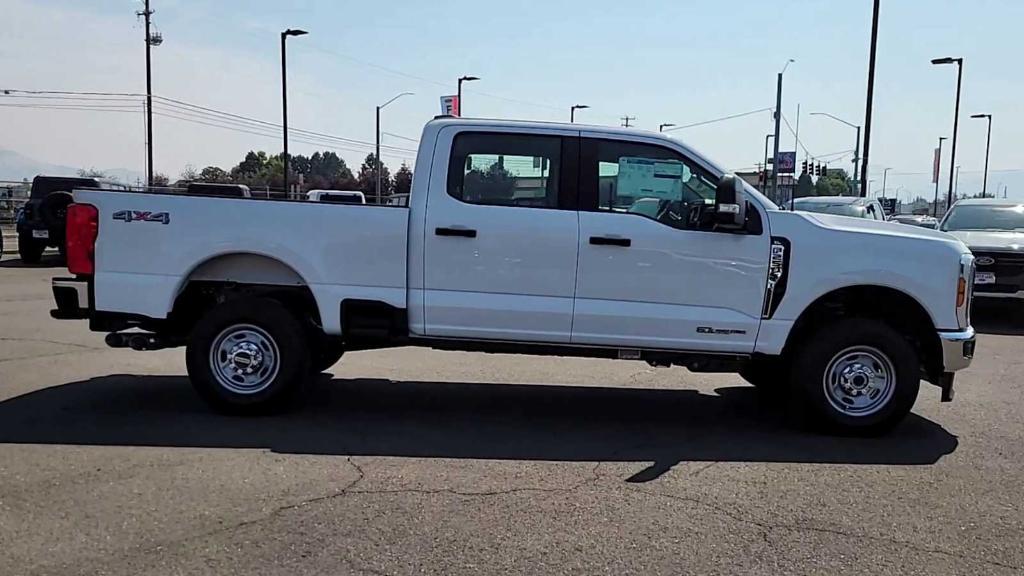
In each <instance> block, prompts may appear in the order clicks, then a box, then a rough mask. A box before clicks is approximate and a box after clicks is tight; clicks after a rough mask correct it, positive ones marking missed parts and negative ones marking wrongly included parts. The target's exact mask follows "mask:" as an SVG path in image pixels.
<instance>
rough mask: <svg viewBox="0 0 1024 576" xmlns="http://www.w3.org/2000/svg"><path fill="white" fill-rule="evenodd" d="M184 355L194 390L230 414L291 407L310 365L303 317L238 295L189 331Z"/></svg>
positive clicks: (270, 302) (273, 302)
mask: <svg viewBox="0 0 1024 576" xmlns="http://www.w3.org/2000/svg"><path fill="white" fill-rule="evenodd" d="M185 358H186V364H187V367H188V374H189V378H190V379H191V381H192V385H193V386H194V387H195V389H196V391H197V392H198V393H199V395H200V396H202V398H203V399H204V400H206V402H207V403H209V404H210V406H212V407H213V408H214V409H215V410H217V411H220V412H226V413H232V414H265V413H274V412H281V411H283V410H285V409H287V408H289V407H291V406H293V405H294V404H295V403H296V402H297V401H298V400H299V399H300V398H301V397H302V392H303V391H304V389H305V385H306V380H307V378H308V376H309V368H310V354H309V349H308V345H307V337H306V333H305V330H304V329H303V324H302V322H301V321H300V320H299V319H298V318H297V317H296V316H295V315H294V314H292V313H291V312H290V311H288V309H286V308H285V307H284V306H282V305H281V303H279V302H277V301H276V300H271V299H269V298H238V299H234V300H229V301H227V302H225V303H224V304H221V305H219V306H217V307H216V308H214V309H213V310H211V311H210V312H209V313H207V314H206V315H204V316H203V318H202V319H201V320H200V321H199V323H198V324H196V326H195V328H194V329H193V330H192V334H191V336H190V338H189V342H188V346H187V348H186V352H185Z"/></svg>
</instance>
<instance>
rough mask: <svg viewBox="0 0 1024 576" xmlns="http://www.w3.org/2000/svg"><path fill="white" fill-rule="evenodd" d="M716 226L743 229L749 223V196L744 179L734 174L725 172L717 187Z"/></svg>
mask: <svg viewBox="0 0 1024 576" xmlns="http://www.w3.org/2000/svg"><path fill="white" fill-rule="evenodd" d="M714 223H715V227H716V228H718V229H720V230H742V229H744V228H745V227H746V223H747V198H746V193H745V192H744V191H743V181H742V180H740V179H739V178H737V177H736V176H735V175H734V174H725V175H723V176H722V178H721V179H720V180H719V181H718V187H717V188H715V214H714Z"/></svg>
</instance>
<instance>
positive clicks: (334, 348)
mask: <svg viewBox="0 0 1024 576" xmlns="http://www.w3.org/2000/svg"><path fill="white" fill-rule="evenodd" d="M344 355H345V347H344V346H343V345H342V344H341V342H324V343H323V344H322V345H321V346H320V350H319V351H318V352H317V353H316V355H315V356H314V358H313V362H312V364H313V371H315V372H316V373H318V374H319V373H320V372H323V371H325V370H327V369H328V368H330V367H331V366H334V365H335V364H337V363H338V360H341V357H342V356H344Z"/></svg>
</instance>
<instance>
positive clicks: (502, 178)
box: [462, 162, 516, 202]
mask: <svg viewBox="0 0 1024 576" xmlns="http://www.w3.org/2000/svg"><path fill="white" fill-rule="evenodd" d="M462 185H463V194H465V199H466V200H491V201H494V200H504V201H507V202H511V201H512V198H513V196H514V195H515V191H516V177H515V175H513V174H512V173H511V172H509V171H508V170H506V169H505V167H504V166H502V165H501V164H498V163H497V162H495V163H494V164H491V165H490V166H489V167H488V168H487V169H486V170H480V169H479V168H474V169H473V170H470V171H469V172H468V173H466V177H465V179H464V180H463V184H462Z"/></svg>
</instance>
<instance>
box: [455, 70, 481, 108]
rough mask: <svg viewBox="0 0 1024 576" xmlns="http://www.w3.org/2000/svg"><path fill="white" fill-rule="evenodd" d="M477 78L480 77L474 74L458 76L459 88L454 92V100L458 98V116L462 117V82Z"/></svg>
mask: <svg viewBox="0 0 1024 576" xmlns="http://www.w3.org/2000/svg"><path fill="white" fill-rule="evenodd" d="M479 79H480V78H477V77H476V76H462V77H460V78H459V90H458V92H457V93H456V94H457V96H456V100H458V102H459V118H461V117H462V83H463V82H473V81H475V80H479Z"/></svg>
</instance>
